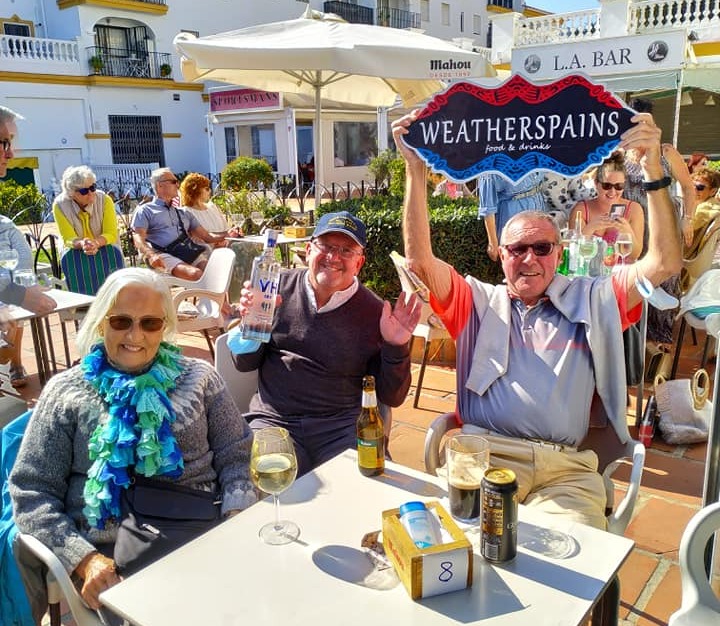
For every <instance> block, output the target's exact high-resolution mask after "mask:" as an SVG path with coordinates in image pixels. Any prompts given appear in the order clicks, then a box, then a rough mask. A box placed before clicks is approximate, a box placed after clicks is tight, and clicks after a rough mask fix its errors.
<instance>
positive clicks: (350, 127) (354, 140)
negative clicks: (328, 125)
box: [333, 122, 377, 167]
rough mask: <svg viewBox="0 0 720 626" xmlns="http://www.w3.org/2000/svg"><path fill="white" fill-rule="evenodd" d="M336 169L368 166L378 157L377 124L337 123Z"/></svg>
mask: <svg viewBox="0 0 720 626" xmlns="http://www.w3.org/2000/svg"><path fill="white" fill-rule="evenodd" d="M333 136H334V144H335V154H334V155H333V156H334V163H335V167H343V166H353V165H367V164H368V163H369V162H370V159H372V158H373V157H375V156H376V155H377V124H376V123H375V122H335V123H334V124H333Z"/></svg>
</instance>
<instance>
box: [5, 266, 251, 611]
mask: <svg viewBox="0 0 720 626" xmlns="http://www.w3.org/2000/svg"><path fill="white" fill-rule="evenodd" d="M176 322H177V320H176V317H175V309H174V307H173V304H172V299H171V295H170V290H169V288H168V287H167V284H166V282H165V280H164V279H163V278H162V276H161V275H159V274H157V273H156V272H153V271H151V270H148V269H146V268H134V267H133V268H125V269H121V270H118V271H116V272H114V273H112V274H110V276H109V277H108V278H107V280H106V281H105V283H104V284H103V286H102V287H101V288H100V290H99V291H98V294H97V298H96V299H95V301H94V302H93V303H92V305H91V306H90V309H89V311H88V314H87V316H86V317H85V321H84V322H83V325H82V327H81V329H80V331H79V333H78V337H77V343H78V348H79V349H80V352H81V354H82V355H83V359H82V361H81V363H80V364H79V365H76V366H75V367H73V368H71V369H69V370H67V371H64V372H61V373H60V374H57V375H56V376H53V377H52V378H51V379H50V381H49V382H48V384H47V386H46V387H45V388H44V389H43V391H42V393H41V395H40V398H39V400H38V403H37V405H36V407H35V410H34V411H33V415H32V417H31V419H30V422H29V424H28V426H27V431H26V432H25V436H24V438H23V441H22V445H21V448H20V451H19V453H18V457H17V460H16V461H15V466H14V468H13V471H12V473H11V475H10V480H9V485H10V494H11V497H12V501H13V507H14V512H15V522H16V524H17V527H18V529H19V531H20V532H23V533H27V534H30V535H33V536H34V537H36V538H37V539H39V540H40V541H41V542H42V543H44V544H45V545H46V546H48V547H49V548H52V550H53V551H54V552H55V554H56V555H57V556H58V558H59V559H60V561H61V562H62V564H63V565H64V567H65V568H66V569H67V570H68V571H69V572H71V573H72V574H73V576H74V577H76V578H77V579H78V580H79V584H80V585H81V593H82V596H83V598H84V599H85V601H86V602H87V603H88V605H89V606H90V607H91V608H93V609H98V608H99V607H100V603H99V600H98V596H99V594H100V593H101V592H102V591H104V590H105V589H108V588H109V587H111V586H112V585H115V584H117V583H118V582H119V580H120V579H119V578H118V575H117V573H116V571H115V565H114V562H113V560H112V558H111V557H112V554H113V545H114V542H115V537H116V534H117V526H118V522H119V518H120V515H121V513H120V506H119V505H120V496H121V493H122V491H123V490H124V489H126V488H127V487H128V485H129V482H130V481H129V477H128V473H127V472H128V470H130V469H132V468H134V472H135V473H137V474H141V475H145V476H148V477H156V478H157V477H159V478H162V479H166V480H168V481H173V482H175V483H177V484H178V485H183V486H185V487H189V488H193V489H200V490H204V491H213V490H218V491H219V492H220V493H221V494H222V500H223V502H222V513H223V514H224V515H226V516H227V515H228V514H229V513H231V512H234V511H237V510H241V509H244V508H246V507H248V506H250V505H251V504H253V502H255V500H256V495H255V490H254V488H253V485H252V483H251V482H250V474H249V462H250V447H251V444H252V434H251V432H250V429H249V428H248V426H247V423H246V422H245V420H244V419H243V417H242V415H240V413H239V412H238V410H237V408H236V407H235V403H234V402H233V401H232V398H231V397H230V395H229V393H228V391H227V389H226V387H225V383H224V382H223V380H222V379H221V378H220V377H219V375H218V374H217V373H216V372H215V370H214V368H213V367H212V366H211V365H209V364H208V363H207V362H205V361H203V360H201V359H193V358H189V357H185V356H182V354H181V352H180V350H179V349H178V348H177V347H176V346H175V345H173V344H172V343H171V341H172V338H173V334H174V331H175V327H176ZM141 407H144V409H143V408H141ZM121 422H122V423H123V424H124V425H125V426H124V427H123V428H121V427H120V426H121ZM121 434H122V442H120V441H119V438H120V436H121ZM15 547H16V552H17V554H18V556H19V557H20V558H19V562H20V565H21V570H22V571H23V578H24V582H25V586H26V589H27V592H28V598H29V599H30V602H31V604H32V605H33V614H34V616H35V619H36V620H37V623H38V624H39V623H40V617H41V616H42V614H43V612H44V611H45V608H46V605H47V596H46V592H45V583H44V580H43V579H42V578H40V577H39V572H38V571H37V570H33V569H30V568H28V567H23V565H30V564H31V563H32V558H31V557H30V556H29V555H25V556H23V550H22V549H21V548H20V546H19V545H16V546H15ZM33 574H35V576H33Z"/></svg>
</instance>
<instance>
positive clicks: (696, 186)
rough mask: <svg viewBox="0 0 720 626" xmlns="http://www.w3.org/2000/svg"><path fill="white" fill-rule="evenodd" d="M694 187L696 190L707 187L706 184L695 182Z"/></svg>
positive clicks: (702, 189)
mask: <svg viewBox="0 0 720 626" xmlns="http://www.w3.org/2000/svg"><path fill="white" fill-rule="evenodd" d="M695 189H697V190H698V191H705V190H706V189H707V185H703V184H702V183H695Z"/></svg>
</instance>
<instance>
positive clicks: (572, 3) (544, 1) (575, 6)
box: [527, 0, 600, 13]
mask: <svg viewBox="0 0 720 626" xmlns="http://www.w3.org/2000/svg"><path fill="white" fill-rule="evenodd" d="M527 4H528V5H529V6H531V7H535V8H537V9H544V10H545V11H550V12H552V13H572V12H573V11H583V10H584V9H597V8H599V7H600V4H599V3H598V1H597V0H531V1H530V2H527Z"/></svg>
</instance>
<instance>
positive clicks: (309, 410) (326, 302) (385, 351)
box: [228, 211, 420, 475]
mask: <svg viewBox="0 0 720 626" xmlns="http://www.w3.org/2000/svg"><path fill="white" fill-rule="evenodd" d="M366 244H367V233H366V229H365V224H363V222H362V220H360V219H358V218H357V217H356V216H354V215H352V214H350V213H348V212H347V211H342V212H338V213H326V214H325V215H323V216H322V217H320V219H319V220H318V221H317V225H316V226H315V231H314V232H313V236H312V238H311V240H310V241H309V242H308V243H307V244H306V253H307V263H308V267H307V268H301V269H293V270H288V271H285V272H283V273H282V275H281V277H280V289H279V292H280V299H279V303H278V306H277V309H276V310H275V319H274V321H273V327H272V334H271V337H270V341H269V342H268V343H259V342H255V341H244V340H240V339H239V336H235V337H231V338H230V340H229V341H228V345H229V346H230V348H231V350H232V351H233V352H234V358H235V364H236V366H237V368H238V369H239V370H241V371H251V370H254V369H257V370H258V374H259V380H258V391H257V393H256V394H255V396H254V397H253V399H252V400H251V401H250V410H249V413H247V414H246V415H245V418H246V419H247V420H248V421H249V422H250V426H251V428H253V429H259V428H265V427H267V426H283V427H284V428H287V429H288V431H289V432H290V435H291V437H292V439H293V442H294V444H295V452H296V455H297V459H298V475H302V474H304V473H306V472H308V471H310V470H311V469H313V468H314V467H317V466H318V465H320V464H321V463H324V462H325V461H327V460H328V459H330V458H332V457H333V456H335V455H337V454H339V453H340V452H343V451H344V450H346V449H348V448H354V447H355V445H356V430H355V423H356V420H357V417H358V415H359V414H360V404H361V398H362V378H363V376H365V375H366V374H372V375H373V376H375V380H376V391H377V397H378V401H379V402H381V403H383V404H386V405H389V406H399V405H400V404H402V402H403V400H404V399H405V396H406V395H407V392H408V389H409V388H410V354H409V347H408V346H409V341H410V337H411V335H412V331H413V329H414V328H415V325H416V324H417V323H418V320H419V319H420V305H419V303H418V302H417V299H416V297H415V295H412V296H410V297H409V298H408V299H407V301H406V298H405V296H404V295H403V294H401V295H400V298H398V301H397V302H396V304H395V306H394V308H393V307H391V306H390V303H389V302H382V301H381V300H380V299H379V298H378V297H377V296H376V295H375V294H374V293H373V292H372V291H370V290H369V289H368V288H367V287H365V286H364V285H362V284H360V282H359V280H358V278H357V277H358V274H359V273H360V269H361V268H362V266H363V264H364V263H365V246H366ZM251 301H252V292H251V291H250V289H249V283H245V288H244V289H243V290H242V294H241V298H240V302H239V304H238V309H239V312H240V314H241V315H244V314H245V313H246V312H247V309H248V307H249V306H250V303H251ZM231 332H232V331H231Z"/></svg>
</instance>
